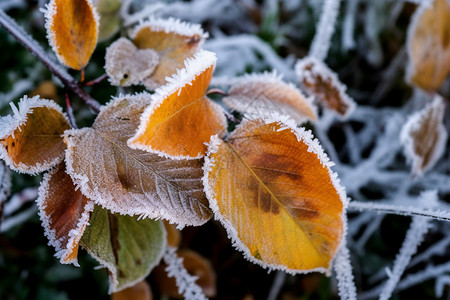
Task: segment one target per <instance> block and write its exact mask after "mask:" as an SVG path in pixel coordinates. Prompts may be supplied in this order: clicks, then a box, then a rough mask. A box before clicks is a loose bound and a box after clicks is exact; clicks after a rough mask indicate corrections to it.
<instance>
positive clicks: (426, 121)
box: [400, 96, 448, 176]
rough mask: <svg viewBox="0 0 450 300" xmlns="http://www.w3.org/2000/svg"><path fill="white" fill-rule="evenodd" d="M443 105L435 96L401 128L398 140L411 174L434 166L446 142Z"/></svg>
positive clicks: (421, 172) (422, 171) (440, 99)
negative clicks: (408, 163) (408, 162)
mask: <svg viewBox="0 0 450 300" xmlns="http://www.w3.org/2000/svg"><path fill="white" fill-rule="evenodd" d="M444 112H445V105H444V101H443V100H442V98H441V97H440V96H436V97H435V98H434V100H433V102H431V103H430V104H428V105H427V106H426V107H425V108H423V109H422V110H421V111H419V112H416V113H415V114H413V115H411V116H410V117H409V119H408V121H407V122H406V123H405V125H404V126H403V128H402V131H401V134H400V140H401V142H402V144H403V146H404V152H405V155H406V157H407V158H408V159H409V160H411V161H412V174H413V175H419V176H420V175H422V174H423V173H424V172H425V171H427V170H428V169H430V168H431V167H433V166H434V164H435V163H436V162H437V160H438V159H439V158H440V157H441V156H442V154H443V153H444V151H445V145H446V144H447V136H448V134H447V131H446V129H445V126H444V124H443V120H444Z"/></svg>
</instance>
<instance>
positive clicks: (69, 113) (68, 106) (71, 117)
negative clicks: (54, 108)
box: [66, 93, 78, 129]
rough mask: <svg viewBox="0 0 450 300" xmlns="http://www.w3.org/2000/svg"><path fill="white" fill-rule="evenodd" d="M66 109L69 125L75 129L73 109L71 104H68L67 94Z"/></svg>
mask: <svg viewBox="0 0 450 300" xmlns="http://www.w3.org/2000/svg"><path fill="white" fill-rule="evenodd" d="M66 109H67V116H68V117H69V121H70V125H71V126H72V127H73V128H75V129H76V128H78V126H77V120H76V119H75V116H74V114H73V108H72V104H71V103H70V98H69V94H68V93H66Z"/></svg>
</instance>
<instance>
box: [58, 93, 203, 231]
mask: <svg viewBox="0 0 450 300" xmlns="http://www.w3.org/2000/svg"><path fill="white" fill-rule="evenodd" d="M149 103H150V95H149V94H141V95H135V96H123V97H121V98H117V99H115V100H114V101H113V102H111V103H110V104H108V106H106V107H103V109H102V111H101V112H100V114H99V115H98V117H97V119H96V121H95V123H94V125H93V128H84V129H79V130H71V131H67V132H66V135H65V142H66V143H67V148H68V149H67V151H66V163H67V169H68V173H69V174H70V175H71V177H72V179H73V180H74V182H75V183H76V184H77V186H79V187H80V189H81V191H82V193H83V194H84V195H86V196H87V197H89V198H90V199H93V200H94V201H95V202H96V203H97V204H99V205H101V206H103V207H105V208H107V209H109V210H111V211H112V212H117V213H121V214H128V215H140V216H142V217H150V218H163V219H166V220H168V221H170V222H171V223H176V224H177V225H178V226H179V227H183V226H185V225H202V224H203V223H205V222H206V221H207V220H208V219H209V218H210V216H211V211H210V210H209V208H208V203H207V200H206V197H205V194H204V192H203V186H202V181H201V178H202V168H201V167H202V163H203V161H202V160H184V161H180V160H178V161H176V160H169V159H165V158H162V157H159V156H158V155H156V154H151V153H147V152H144V151H141V150H133V149H130V148H129V147H128V146H127V144H126V142H127V140H128V139H129V138H130V137H131V136H132V135H133V133H134V132H135V131H136V129H137V126H138V124H139V117H140V115H141V113H142V112H143V110H144V108H145V107H146V106H148V104H149Z"/></svg>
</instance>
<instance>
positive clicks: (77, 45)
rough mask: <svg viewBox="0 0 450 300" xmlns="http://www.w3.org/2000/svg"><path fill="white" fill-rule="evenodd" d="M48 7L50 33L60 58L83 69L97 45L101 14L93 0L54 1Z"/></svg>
mask: <svg viewBox="0 0 450 300" xmlns="http://www.w3.org/2000/svg"><path fill="white" fill-rule="evenodd" d="M46 10H47V11H46V12H45V19H46V20H45V21H46V22H45V28H46V29H47V36H48V39H49V43H50V45H51V46H52V49H53V51H54V52H55V53H56V56H57V57H58V59H59V61H60V62H61V63H62V64H64V65H66V66H68V67H70V68H72V69H75V70H81V69H83V68H84V66H86V64H87V63H88V62H89V59H90V58H91V55H92V53H93V52H94V49H95V46H96V45H97V36H98V24H99V17H98V15H97V12H96V9H95V7H94V6H93V5H92V2H91V0H51V1H50V3H49V4H48V5H47V7H46Z"/></svg>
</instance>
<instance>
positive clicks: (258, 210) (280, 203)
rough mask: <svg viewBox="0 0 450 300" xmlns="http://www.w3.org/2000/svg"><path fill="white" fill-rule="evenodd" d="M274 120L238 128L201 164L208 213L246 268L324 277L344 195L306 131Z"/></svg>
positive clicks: (338, 234) (338, 233)
mask: <svg viewBox="0 0 450 300" xmlns="http://www.w3.org/2000/svg"><path fill="white" fill-rule="evenodd" d="M278 119H279V118H273V119H272V120H270V119H268V120H267V121H263V120H262V119H255V120H249V121H248V120H247V121H244V122H243V123H242V124H241V125H239V127H238V128H237V129H236V130H235V131H234V132H233V133H231V134H230V136H229V137H228V138H227V139H226V140H225V141H224V140H221V139H218V138H217V137H214V138H213V139H212V141H211V142H210V145H209V153H208V156H207V158H206V160H205V176H204V179H203V181H204V185H205V191H206V194H207V196H208V200H209V201H210V206H211V208H212V209H213V211H214V213H215V217H216V219H219V220H220V221H221V222H222V224H223V225H224V226H225V228H226V229H227V231H228V234H229V236H230V237H231V238H232V239H233V244H234V245H235V246H236V247H237V248H238V249H239V250H241V251H243V252H244V255H245V256H246V257H247V258H248V259H249V260H251V261H253V262H255V263H258V264H260V265H262V266H264V267H269V268H271V269H281V270H286V271H288V272H292V273H302V272H308V271H312V270H315V271H322V272H327V271H329V269H330V264H331V261H332V259H333V258H334V256H335V254H336V252H337V250H338V248H339V246H340V244H341V241H342V238H343V236H344V228H345V226H344V217H343V210H344V204H345V201H346V199H345V191H344V190H343V189H342V188H341V187H340V186H339V183H338V180H337V178H336V175H335V174H334V173H333V172H332V171H331V170H330V165H331V163H330V162H329V160H328V157H327V156H326V155H325V154H324V152H323V150H322V148H321V147H320V145H319V143H318V142H317V140H314V139H313V138H312V136H311V134H310V132H309V131H305V130H304V129H299V128H297V127H296V126H295V123H294V122H287V121H285V122H287V123H288V125H287V124H286V123H283V122H280V121H278Z"/></svg>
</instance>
